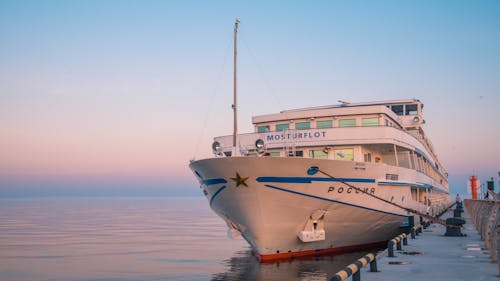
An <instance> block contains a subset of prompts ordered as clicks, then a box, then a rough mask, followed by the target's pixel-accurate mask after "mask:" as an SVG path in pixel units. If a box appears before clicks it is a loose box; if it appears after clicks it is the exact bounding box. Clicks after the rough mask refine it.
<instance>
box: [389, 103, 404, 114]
mask: <svg viewBox="0 0 500 281" xmlns="http://www.w3.org/2000/svg"><path fill="white" fill-rule="evenodd" d="M391 109H392V111H393V112H394V113H396V115H403V113H404V111H403V105H402V104H398V105H393V106H391Z"/></svg>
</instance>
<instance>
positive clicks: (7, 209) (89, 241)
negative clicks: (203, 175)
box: [0, 198, 364, 281]
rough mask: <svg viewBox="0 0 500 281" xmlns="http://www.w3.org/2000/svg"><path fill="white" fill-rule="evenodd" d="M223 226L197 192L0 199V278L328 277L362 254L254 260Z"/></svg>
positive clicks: (103, 280)
mask: <svg viewBox="0 0 500 281" xmlns="http://www.w3.org/2000/svg"><path fill="white" fill-rule="evenodd" d="M226 229H227V227H226V225H225V223H224V222H223V221H222V220H221V219H220V218H218V217H217V216H216V215H215V214H214V213H213V212H212V211H211V210H210V209H209V207H208V204H207V203H206V200H205V198H58V199H22V200H21V199H19V200H7V199H0V280H2V281H19V280H23V281H39V280H51V281H88V280H99V281H120V280H121V281H130V280H140V281H153V280H155V281H158V280H173V281H185V280H186V281H188V280H189V281H195V280H200V281H206V280H328V278H329V277H331V276H332V275H333V274H335V272H337V271H338V270H339V269H341V268H342V267H344V266H345V265H347V264H349V263H351V262H353V261H354V260H356V259H358V258H359V257H361V256H363V255H364V252H362V253H359V252H358V253H351V254H346V255H337V256H322V257H317V258H309V259H294V260H290V261H281V262H275V263H267V264H260V263H259V262H258V261H257V259H256V258H255V257H254V256H252V254H251V252H250V249H249V246H248V244H247V243H246V242H245V241H244V240H243V239H241V238H238V239H235V240H231V239H228V238H227V237H226ZM228 257H231V258H228Z"/></svg>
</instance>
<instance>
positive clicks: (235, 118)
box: [232, 18, 240, 155]
mask: <svg viewBox="0 0 500 281" xmlns="http://www.w3.org/2000/svg"><path fill="white" fill-rule="evenodd" d="M239 23H240V20H239V19H238V18H236V20H235V21H234V82H233V84H234V89H233V91H234V92H233V98H234V102H233V153H232V155H236V153H237V149H236V135H237V133H238V111H237V99H236V97H237V89H238V87H237V82H238V81H237V79H236V78H237V76H236V55H237V48H236V47H237V45H236V39H237V35H238V24H239Z"/></svg>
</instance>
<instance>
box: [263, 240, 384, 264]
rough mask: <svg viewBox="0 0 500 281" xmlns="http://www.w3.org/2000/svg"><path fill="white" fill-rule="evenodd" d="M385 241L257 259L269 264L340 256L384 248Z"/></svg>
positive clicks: (277, 254)
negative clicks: (314, 257) (280, 261)
mask: <svg viewBox="0 0 500 281" xmlns="http://www.w3.org/2000/svg"><path fill="white" fill-rule="evenodd" d="M386 245H387V241H380V242H374V243H368V244H361V245H351V246H344V247H336V248H327V249H318V250H307V251H300V252H287V253H276V254H269V255H258V256H257V258H258V259H259V261H260V262H263V263H265V262H271V261H275V260H283V259H291V258H297V257H307V256H318V255H327V254H340V253H346V252H354V251H359V250H364V249H368V248H376V247H382V246H386Z"/></svg>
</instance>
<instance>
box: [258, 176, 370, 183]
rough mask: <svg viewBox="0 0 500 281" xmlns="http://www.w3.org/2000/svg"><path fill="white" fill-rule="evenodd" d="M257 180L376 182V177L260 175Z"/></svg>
mask: <svg viewBox="0 0 500 281" xmlns="http://www.w3.org/2000/svg"><path fill="white" fill-rule="evenodd" d="M256 181H257V182H279V183H312V182H313V181H321V182H341V181H343V182H366V183H374V182H375V180H374V179H356V178H338V179H333V178H312V177H258V178H257V179H256Z"/></svg>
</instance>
